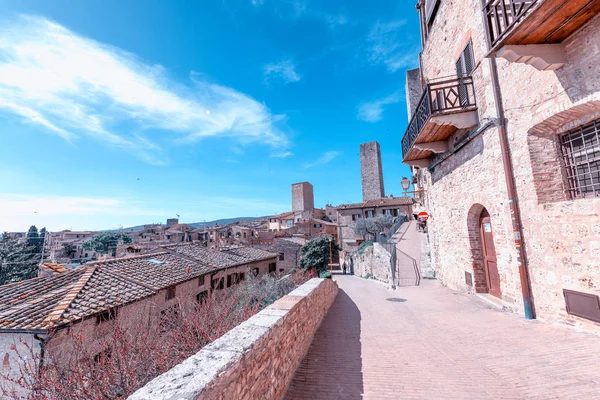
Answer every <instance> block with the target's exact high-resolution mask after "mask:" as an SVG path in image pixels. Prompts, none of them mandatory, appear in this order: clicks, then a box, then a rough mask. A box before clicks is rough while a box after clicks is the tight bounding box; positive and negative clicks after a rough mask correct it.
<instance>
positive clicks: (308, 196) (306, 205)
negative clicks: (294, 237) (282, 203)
mask: <svg viewBox="0 0 600 400" xmlns="http://www.w3.org/2000/svg"><path fill="white" fill-rule="evenodd" d="M314 210H315V198H314V194H313V185H311V184H310V183H309V182H300V183H294V184H293V185H292V211H293V212H294V220H295V221H298V220H300V219H308V218H312V216H313V213H314Z"/></svg>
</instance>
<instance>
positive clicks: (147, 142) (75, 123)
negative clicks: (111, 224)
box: [0, 16, 288, 164]
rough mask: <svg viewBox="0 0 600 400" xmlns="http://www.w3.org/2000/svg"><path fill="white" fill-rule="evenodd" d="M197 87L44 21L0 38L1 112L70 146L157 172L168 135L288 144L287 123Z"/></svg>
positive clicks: (239, 98)
mask: <svg viewBox="0 0 600 400" xmlns="http://www.w3.org/2000/svg"><path fill="white" fill-rule="evenodd" d="M191 79H192V84H191V85H190V86H186V85H183V84H180V83H178V82H176V81H174V80H173V79H170V78H169V77H168V75H167V72H166V70H165V69H164V68H163V67H162V66H160V65H150V64H147V63H145V62H143V61H142V60H140V59H139V58H138V57H136V56H135V55H133V54H131V53H128V52H125V51H123V50H120V49H118V48H115V47H112V46H108V45H105V44H102V43H99V42H96V41H94V40H91V39H88V38H85V37H82V36H78V35H77V34H75V33H73V32H71V31H69V30H68V29H66V28H64V27H62V26H60V25H58V24H56V23H53V22H51V21H48V20H46V19H43V18H39V17H31V16H21V17H19V18H17V19H16V20H13V21H11V23H8V24H5V25H4V26H3V29H2V30H1V31H0V99H1V100H0V112H2V111H4V112H7V113H9V114H12V115H17V116H18V117H20V118H22V119H23V120H24V121H26V122H29V123H34V124H38V125H40V126H42V127H44V128H45V129H47V131H48V132H50V133H53V134H57V135H59V136H60V137H62V138H64V139H67V140H74V139H76V138H78V137H79V136H81V135H87V136H91V137H94V138H96V139H97V140H100V141H103V142H105V143H107V144H110V145H113V146H117V147H121V148H125V149H128V150H130V151H132V152H134V153H135V154H137V155H138V157H140V158H141V159H143V160H145V161H147V162H150V163H154V164H161V163H164V159H165V158H164V156H163V153H162V151H161V147H160V146H159V145H158V144H157V143H156V141H157V140H159V139H162V140H164V139H165V133H168V134H170V136H167V137H172V138H173V139H185V140H198V139H201V138H205V137H216V136H229V137H234V138H236V139H237V140H239V141H241V142H259V143H263V144H266V145H270V146H273V147H279V148H281V147H285V146H286V145H287V144H288V139H287V137H286V135H285V134H284V133H283V132H282V131H281V130H280V129H279V128H278V126H277V124H278V122H280V121H282V119H283V117H282V116H278V115H273V114H272V113H271V112H270V110H269V109H268V108H267V107H266V106H265V105H264V104H262V103H259V102H258V101H256V100H254V99H252V98H251V97H249V96H247V95H245V94H243V93H240V92H238V91H236V90H234V89H232V88H229V87H225V86H220V85H217V84H214V83H211V82H209V81H208V80H207V79H205V78H203V77H201V76H200V75H199V74H192V75H191ZM160 131H163V132H160ZM135 132H137V133H135ZM139 132H144V136H142V135H140V134H139ZM173 136H174V137H173Z"/></svg>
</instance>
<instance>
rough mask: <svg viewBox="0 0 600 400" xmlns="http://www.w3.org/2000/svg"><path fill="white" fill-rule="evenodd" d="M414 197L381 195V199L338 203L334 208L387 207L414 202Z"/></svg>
mask: <svg viewBox="0 0 600 400" xmlns="http://www.w3.org/2000/svg"><path fill="white" fill-rule="evenodd" d="M414 202H415V199H413V198H412V197H406V196H404V197H383V198H381V199H374V200H367V201H365V202H362V203H354V204H340V205H339V206H337V207H336V208H337V209H338V210H347V209H352V208H374V207H389V206H407V205H412V204H414Z"/></svg>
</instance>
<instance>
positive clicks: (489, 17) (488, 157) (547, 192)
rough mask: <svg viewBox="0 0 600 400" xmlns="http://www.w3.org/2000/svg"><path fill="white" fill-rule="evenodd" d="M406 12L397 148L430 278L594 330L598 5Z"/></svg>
mask: <svg viewBox="0 0 600 400" xmlns="http://www.w3.org/2000/svg"><path fill="white" fill-rule="evenodd" d="M418 10H419V16H418V17H419V18H420V22H421V37H422V42H423V50H422V53H421V57H420V69H418V70H412V71H409V72H408V74H407V96H406V98H407V100H408V101H409V103H410V104H409V106H408V109H409V113H410V114H409V124H408V128H407V130H406V132H405V133H404V136H403V139H402V153H403V162H404V163H405V164H408V165H410V166H412V168H413V172H414V180H413V182H415V189H418V190H425V191H424V192H421V195H420V197H421V198H420V199H419V201H420V202H422V203H423V206H424V207H425V208H426V209H427V211H428V212H429V213H430V219H429V221H428V224H429V235H430V243H431V244H432V251H431V255H432V259H433V262H434V264H435V268H436V271H437V276H438V278H439V279H440V280H441V282H442V283H443V284H444V285H447V286H449V287H451V288H452V289H454V290H460V291H465V292H471V293H476V294H477V295H479V296H481V297H483V298H486V299H487V300H489V301H491V302H493V303H495V304H497V305H498V306H501V307H503V308H505V309H508V310H511V311H513V312H516V313H519V314H523V315H525V316H526V317H527V318H535V317H537V318H539V319H543V320H546V321H552V322H560V323H566V324H569V325H575V326H577V327H579V328H581V329H586V330H592V331H596V332H597V331H600V301H599V298H598V295H599V294H600V215H599V214H600V197H599V196H600V70H599V67H598V66H599V65H600V47H599V45H598V44H599V43H600V16H598V13H599V11H600V2H598V1H592V2H590V1H579V0H573V1H568V2H567V1H559V0H524V1H519V2H515V1H510V2H508V1H507V0H499V1H491V2H490V1H481V2H480V1H475V0H471V1H461V2H458V1H445V0H427V1H423V0H421V1H419V4H418ZM416 58H417V55H415V59H416ZM415 88H420V92H421V95H420V96H415Z"/></svg>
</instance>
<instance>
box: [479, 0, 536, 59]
mask: <svg viewBox="0 0 600 400" xmlns="http://www.w3.org/2000/svg"><path fill="white" fill-rule="evenodd" d="M538 1H539V0H489V1H486V3H485V5H484V8H483V11H484V13H485V17H486V21H485V24H486V27H487V30H488V33H489V35H490V42H491V45H492V48H493V47H494V46H495V45H496V44H497V43H498V42H499V41H501V40H502V39H503V38H504V36H505V35H506V33H507V32H508V31H510V29H511V28H512V27H513V26H515V24H517V23H518V22H519V20H520V19H521V17H522V16H524V15H525V14H527V11H529V9H530V8H531V7H532V6H533V5H535V3H537V2H538Z"/></svg>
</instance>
